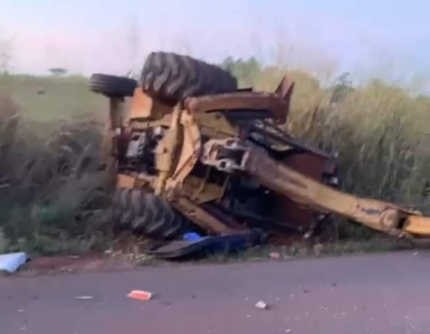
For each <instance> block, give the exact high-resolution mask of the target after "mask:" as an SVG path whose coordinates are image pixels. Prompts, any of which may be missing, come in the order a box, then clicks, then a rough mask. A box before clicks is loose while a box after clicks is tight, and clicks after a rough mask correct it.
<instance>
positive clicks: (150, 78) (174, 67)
mask: <svg viewBox="0 0 430 334" xmlns="http://www.w3.org/2000/svg"><path fill="white" fill-rule="evenodd" d="M140 85H141V86H142V89H143V90H144V91H145V92H147V93H148V94H149V95H151V96H153V97H155V98H159V99H163V100H169V101H179V100H182V99H184V98H187V97H192V96H200V95H208V94H221V93H228V92H234V91H236V90H237V79H236V78H235V77H234V76H232V75H231V74H230V73H229V72H227V71H225V70H223V69H221V68H220V67H217V66H215V65H211V64H208V63H205V62H203V61H200V60H197V59H194V58H191V57H189V56H183V55H178V54H175V53H169V52H152V53H151V54H150V55H149V56H148V57H147V59H146V61H145V64H144V66H143V69H142V73H141V76H140Z"/></svg>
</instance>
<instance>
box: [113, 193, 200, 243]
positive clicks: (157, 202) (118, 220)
mask: <svg viewBox="0 0 430 334" xmlns="http://www.w3.org/2000/svg"><path fill="white" fill-rule="evenodd" d="M113 219H114V225H115V229H117V230H131V231H132V232H134V233H139V234H145V235H147V236H149V237H151V238H153V239H161V240H171V239H177V238H180V237H181V236H182V235H183V234H184V233H186V232H191V231H194V230H195V228H194V226H193V224H192V223H191V222H190V221H189V220H188V219H187V218H185V217H184V216H182V215H181V214H180V213H178V212H176V211H175V210H174V209H173V208H172V207H171V206H170V205H169V204H168V203H167V202H166V201H165V200H164V199H162V198H160V197H157V196H155V195H153V194H151V193H147V192H144V191H141V190H137V189H117V192H116V194H115V197H114V203H113Z"/></svg>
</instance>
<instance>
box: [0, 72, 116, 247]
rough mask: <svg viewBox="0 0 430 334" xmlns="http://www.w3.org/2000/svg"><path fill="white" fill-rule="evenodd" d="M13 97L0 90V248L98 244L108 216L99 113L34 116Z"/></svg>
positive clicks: (108, 180)
mask: <svg viewBox="0 0 430 334" xmlns="http://www.w3.org/2000/svg"><path fill="white" fill-rule="evenodd" d="M44 80H46V79H44ZM57 84H58V82H57ZM82 86H83V87H82V88H84V87H85V85H82ZM27 88H28V87H26V86H25V85H23V86H22V87H21V89H24V90H25V89H27ZM63 88H64V87H63ZM12 97H13V94H7V93H3V94H1V95H0V159H1V160H0V161H1V163H0V218H1V222H0V229H1V231H0V234H1V235H2V236H3V237H2V238H0V240H3V241H2V242H0V250H1V249H3V250H5V249H8V250H13V249H18V248H19V249H20V250H27V251H29V252H31V253H45V254H46V253H59V252H78V251H86V250H88V249H89V248H93V247H95V246H97V245H98V244H99V243H100V242H101V240H103V239H105V234H106V233H108V232H109V228H108V227H106V226H103V228H102V227H101V226H102V225H104V224H108V223H109V219H108V211H107V208H108V207H109V191H110V185H111V183H110V181H111V179H110V175H108V174H107V173H106V171H105V170H104V164H105V162H106V155H105V151H104V150H103V149H102V143H103V135H104V134H103V127H102V126H101V125H102V124H101V123H100V120H99V119H98V118H97V117H94V115H91V114H87V115H85V116H84V117H80V118H73V115H72V116H71V115H64V114H63V116H64V117H63V118H64V120H59V118H58V116H57V115H56V117H53V119H52V120H51V122H45V123H40V122H34V121H31V120H29V118H28V117H27V115H28V110H23V109H22V107H20V106H19V104H18V103H16V102H15V101H14V100H13V98H12ZM60 98H61V96H58V97H57V99H60ZM35 99H37V96H36V95H35ZM57 111H58V112H59V113H61V111H62V109H60V108H59V109H57ZM39 112H40V113H43V112H44V110H43V109H40V110H39ZM30 119H31V118H30ZM6 240H7V244H6Z"/></svg>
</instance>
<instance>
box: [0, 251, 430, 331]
mask: <svg viewBox="0 0 430 334" xmlns="http://www.w3.org/2000/svg"><path fill="white" fill-rule="evenodd" d="M133 289H143V290H149V291H151V292H153V293H155V294H156V296H154V298H153V299H152V300H150V301H148V302H142V301H136V300H132V299H129V298H127V297H126V295H127V294H128V293H129V292H130V291H131V290H133ZM77 296H92V299H90V300H77V299H75V297H77ZM260 300H261V301H264V302H265V303H267V304H268V305H269V308H268V309H267V310H261V309H257V308H256V307H255V306H254V305H255V304H256V303H257V302H258V301H260ZM0 326H1V327H0V333H2V334H12V333H20V334H22V333H32V334H51V333H56V334H57V333H58V334H98V333H103V334H131V333H133V334H134V333H139V334H141V333H154V334H163V333H169V334H170V333H187V334H193V333H202V334H205V333H221V334H223V333H235V334H241V333H258V334H263V333H270V334H272V333H273V334H275V333H292V334H293V333H302V334H307V333H312V334H315V333H319V334H325V333H327V334H355V333H360V334H361V333H375V334H385V333H386V334H396V333H399V334H400V333H401V334H407V333H411V334H412V333H430V253H423V252H420V253H418V254H416V253H415V254H414V253H409V252H408V253H393V254H385V255H370V256H354V257H343V258H327V259H308V260H295V261H286V262H281V261H280V262H268V263H241V264H228V265H225V264H224V265H198V266H190V265H183V266H169V267H163V268H143V269H141V270H137V271H123V272H111V273H100V272H99V273H85V274H79V275H77V274H72V275H55V276H48V275H46V276H37V277H8V278H0Z"/></svg>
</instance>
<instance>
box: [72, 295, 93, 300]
mask: <svg viewBox="0 0 430 334" xmlns="http://www.w3.org/2000/svg"><path fill="white" fill-rule="evenodd" d="M93 298H94V297H93V296H76V297H75V299H77V300H92V299H93Z"/></svg>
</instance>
